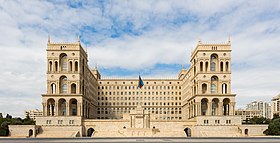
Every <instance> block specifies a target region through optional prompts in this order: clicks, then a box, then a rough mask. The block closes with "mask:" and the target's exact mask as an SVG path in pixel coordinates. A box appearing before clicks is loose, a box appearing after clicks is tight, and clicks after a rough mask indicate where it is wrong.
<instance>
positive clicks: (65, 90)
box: [51, 76, 77, 94]
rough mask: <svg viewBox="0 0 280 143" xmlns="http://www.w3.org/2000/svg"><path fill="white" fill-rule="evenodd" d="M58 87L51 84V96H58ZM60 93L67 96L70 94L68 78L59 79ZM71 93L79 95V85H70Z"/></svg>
mask: <svg viewBox="0 0 280 143" xmlns="http://www.w3.org/2000/svg"><path fill="white" fill-rule="evenodd" d="M56 88H57V85H56V84H55V83H52V84H51V94H56V93H58V92H57V89H56ZM59 93H62V94H65V93H68V83H67V77H66V76H61V77H60V79H59ZM70 93H71V94H76V93H77V85H76V84H75V83H72V84H71V85H70Z"/></svg>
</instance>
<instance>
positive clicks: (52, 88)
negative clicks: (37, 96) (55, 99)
mask: <svg viewBox="0 0 280 143" xmlns="http://www.w3.org/2000/svg"><path fill="white" fill-rule="evenodd" d="M55 92H56V85H55V83H53V84H51V93H52V94H55Z"/></svg>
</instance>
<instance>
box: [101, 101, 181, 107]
mask: <svg viewBox="0 0 280 143" xmlns="http://www.w3.org/2000/svg"><path fill="white" fill-rule="evenodd" d="M140 104H142V102H141V103H140ZM98 105H101V106H103V105H105V106H111V105H113V106H114V105H117V106H126V105H139V102H98ZM142 105H144V106H146V105H156V106H161V105H171V106H178V105H181V102H144V103H143V104H142Z"/></svg>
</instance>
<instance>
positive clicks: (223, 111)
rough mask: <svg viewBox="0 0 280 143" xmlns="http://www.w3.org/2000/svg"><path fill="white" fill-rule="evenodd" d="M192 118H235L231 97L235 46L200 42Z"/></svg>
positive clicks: (193, 80) (194, 61)
mask: <svg viewBox="0 0 280 143" xmlns="http://www.w3.org/2000/svg"><path fill="white" fill-rule="evenodd" d="M190 61H191V68H190V71H189V72H190V73H191V74H190V75H191V77H190V81H191V89H190V90H191V92H190V93H191V95H189V97H188V102H189V107H188V115H189V118H193V117H196V116H227V115H234V108H235V94H232V93H231V69H230V62H231V44H230V39H229V40H228V42H227V43H222V44H206V43H202V42H201V41H200V40H199V41H198V44H197V46H196V49H195V50H194V51H193V52H192V55H191V60H190Z"/></svg>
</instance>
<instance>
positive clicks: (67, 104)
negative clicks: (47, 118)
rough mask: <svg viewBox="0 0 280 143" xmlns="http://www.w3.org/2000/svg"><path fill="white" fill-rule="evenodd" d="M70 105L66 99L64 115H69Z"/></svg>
mask: <svg viewBox="0 0 280 143" xmlns="http://www.w3.org/2000/svg"><path fill="white" fill-rule="evenodd" d="M69 111H70V106H69V101H66V116H70V113H69Z"/></svg>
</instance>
